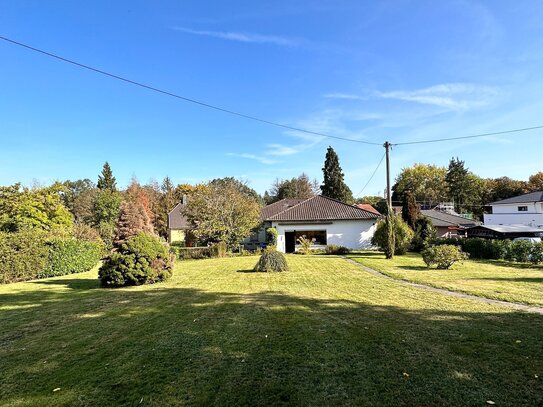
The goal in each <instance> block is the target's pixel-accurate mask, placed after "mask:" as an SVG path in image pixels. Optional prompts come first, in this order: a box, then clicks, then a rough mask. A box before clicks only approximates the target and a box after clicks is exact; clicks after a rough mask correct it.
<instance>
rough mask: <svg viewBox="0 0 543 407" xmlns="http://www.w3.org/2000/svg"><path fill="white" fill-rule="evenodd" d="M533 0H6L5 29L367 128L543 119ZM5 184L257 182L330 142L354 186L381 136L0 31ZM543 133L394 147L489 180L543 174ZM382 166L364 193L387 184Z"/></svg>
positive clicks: (262, 184) (435, 128) (522, 123)
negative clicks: (107, 167) (457, 163)
mask: <svg viewBox="0 0 543 407" xmlns="http://www.w3.org/2000/svg"><path fill="white" fill-rule="evenodd" d="M541 21H543V5H542V4H541V2H538V1H523V2H512V1H492V2H489V1H487V2H476V1H447V2H444V1H440V2H436V1H401V0H396V1H374V2H370V1H364V2H360V1H326V2H324V1H323V2H319V1H311V2H292V1H274V2H255V1H229V2H219V1H216V2H210V1H208V2H206V1H183V2H178V1H170V2H158V1H156V2H155V1H153V2H151V1H148V2H142V1H130V2H128V1H127V2H121V1H116V2H105V1H93V2H71V1H55V2H43V1H4V0H0V35H3V36H6V37H10V38H12V39H15V40H17V41H20V42H24V43H27V44H29V45H32V46H35V47H37V48H42V49H45V50H47V51H50V52H53V53H56V54H59V55H62V56H65V57H67V58H71V59H74V60H77V61H79V62H82V63H85V64H88V65H92V66H95V67H97V68H100V69H103V70H107V71H110V72H112V73H115V74H118V75H121V76H125V77H128V78H131V79H134V80H138V81H141V82H145V83H147V84H150V85H153V86H156V87H159V88H163V89H166V90H169V91H172V92H175V93H178V94H181V95H184V96H187V97H191V98H194V99H198V100H201V101H204V102H208V103H212V104H215V105H218V106H221V107H224V108H227V109H231V110H235V111H239V112H243V113H246V114H249V115H253V116H258V117H262V118H265V119H268V120H272V121H277V122H281V123H284V124H287V125H291V126H296V127H303V128H307V129H309V130H312V131H316V132H324V133H328V134H333V135H336V136H341V137H349V138H354V139H360V140H367V141H376V142H383V141H385V140H390V141H392V142H401V141H411V140H421V139H427V138H442V137H455V136H465V135H470V134H477V133H486V132H494V131H500V130H508V129H514V128H519V127H530V126H536V125H542V124H543V114H542V113H543V98H542V97H541V95H542V94H543V76H542V75H541V72H543V52H541V51H542V50H543V24H541ZM0 88H1V97H0V142H1V155H0V157H1V160H0V184H11V183H14V182H16V181H22V182H23V183H25V184H31V183H32V182H34V181H37V182H40V183H49V182H52V181H54V180H57V179H59V180H63V179H77V178H91V179H94V180H95V179H96V177H97V174H98V172H99V171H100V169H101V166H102V164H103V162H104V161H106V160H107V161H109V162H110V164H111V166H112V168H113V171H114V174H115V175H116V177H117V179H118V181H119V183H120V184H121V185H124V184H126V183H127V182H128V181H129V179H130V178H131V177H132V176H133V175H136V176H137V177H138V179H139V180H140V181H142V182H146V181H148V180H149V179H150V178H155V179H159V180H160V179H161V178H162V177H164V176H165V175H169V176H170V177H171V178H172V179H173V180H174V182H176V183H181V182H188V183H195V182H199V181H205V180H209V179H212V178H215V177H222V176H235V177H239V178H244V179H246V180H248V181H249V183H250V185H251V186H252V187H253V188H255V189H256V190H257V191H259V192H261V193H262V192H264V190H265V189H267V188H268V187H269V186H270V184H271V182H272V181H273V180H274V179H275V178H276V177H278V178H287V177H288V178H290V177H293V176H297V175H299V174H300V173H301V172H302V171H303V172H306V173H307V174H309V176H310V177H312V178H313V177H314V178H317V179H318V180H319V181H320V180H321V179H322V171H321V168H322V165H323V160H324V155H325V152H326V147H327V146H328V145H332V146H333V147H334V149H335V150H336V151H337V152H338V154H339V156H340V160H341V164H342V167H343V169H344V172H345V175H346V181H347V183H348V184H349V186H350V187H351V189H352V190H353V193H355V194H357V193H359V191H360V190H361V189H362V186H363V185H364V184H365V183H366V182H367V180H368V178H369V177H370V175H371V173H372V172H373V170H374V169H375V167H376V166H377V163H378V162H379V160H380V159H381V157H382V154H383V149H382V148H380V147H375V146H369V145H364V144H358V143H349V142H345V141H339V140H330V139H325V138H322V137H318V136H312V135H307V134H303V133H297V132H294V131H288V130H284V129H280V128H275V127H271V126H267V125H265V124H261V123H256V122H251V121H248V120H245V119H241V118H238V117H234V116H229V115H227V114H224V113H220V112H216V111H212V110H207V109H204V108H202V107H199V106H196V105H192V104H190V103H186V102H183V101H180V100H175V99H172V98H168V97H165V96H163V95H159V94H155V93H152V92H149V91H146V90H144V89H140V88H137V87H133V86H131V85H128V84H125V83H122V82H119V81H115V80H113V79H110V78H106V77H102V76H100V75H97V74H94V73H91V72H87V71H84V70H81V69H78V68H75V67H73V66H70V65H68V64H64V63H61V62H59V61H56V60H52V59H49V58H47V57H44V56H42V55H38V54H34V53H31V52H29V51H27V50H24V49H21V48H18V47H16V46H13V45H10V44H8V43H5V42H3V41H0ZM542 139H543V131H542V130H535V131H531V132H525V133H517V134H513V135H509V136H499V137H489V138H485V139H477V140H465V141H455V142H447V143H436V144H426V145H414V146H398V147H396V148H394V149H393V151H392V165H391V168H392V173H393V176H395V175H397V174H398V172H399V171H400V170H401V168H403V167H406V166H410V165H412V164H414V163H417V162H422V163H433V164H438V165H447V164H448V161H449V159H450V158H451V157H452V156H458V157H460V158H461V159H463V160H465V161H466V164H467V166H468V167H469V168H470V169H471V170H472V171H474V172H475V173H477V174H479V175H481V176H484V177H498V176H503V175H507V176H510V177H513V178H518V179H527V177H528V176H529V175H530V174H533V173H535V172H537V171H541V170H543V168H542V164H541V163H542V160H541V156H542V153H543V143H542V142H541V140H542ZM384 187H385V176H384V165H383V166H382V167H381V168H380V170H379V172H378V173H377V175H376V177H375V178H374V180H373V181H372V182H371V183H370V184H369V185H368V187H367V189H366V190H365V191H364V193H363V194H364V195H369V194H382V192H383V189H384Z"/></svg>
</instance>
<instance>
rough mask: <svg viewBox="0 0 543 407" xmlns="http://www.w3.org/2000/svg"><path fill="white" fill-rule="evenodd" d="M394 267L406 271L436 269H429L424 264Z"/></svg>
mask: <svg viewBox="0 0 543 407" xmlns="http://www.w3.org/2000/svg"><path fill="white" fill-rule="evenodd" d="M396 268H399V269H402V270H407V271H430V270H436V269H430V268H428V267H426V266H396Z"/></svg>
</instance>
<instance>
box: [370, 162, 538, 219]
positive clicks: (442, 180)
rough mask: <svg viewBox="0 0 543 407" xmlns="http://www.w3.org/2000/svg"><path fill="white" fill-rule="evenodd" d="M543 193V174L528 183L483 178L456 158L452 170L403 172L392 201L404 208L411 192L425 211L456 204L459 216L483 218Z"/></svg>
mask: <svg viewBox="0 0 543 407" xmlns="http://www.w3.org/2000/svg"><path fill="white" fill-rule="evenodd" d="M541 190H543V172H537V173H534V174H533V175H531V176H530V177H529V179H528V180H527V181H523V180H514V179H511V178H509V177H499V178H482V177H480V176H478V175H477V174H475V173H473V172H472V171H470V170H469V168H467V167H466V165H465V162H464V161H462V160H460V159H458V158H452V159H451V160H450V162H449V166H448V167H440V166H437V165H432V164H415V165H413V166H411V167H407V168H404V169H402V171H401V172H400V174H399V175H398V176H397V177H396V180H395V183H394V185H393V187H392V191H393V194H392V201H393V204H394V205H398V206H399V205H402V203H403V202H404V201H405V196H406V193H407V192H410V193H412V194H413V195H414V197H415V200H416V202H417V203H418V204H419V205H421V206H422V207H425V208H431V207H433V206H436V205H438V204H440V203H442V202H454V206H455V210H456V212H458V213H463V214H472V215H474V217H476V218H482V215H483V213H484V209H485V206H486V205H488V204H489V203H491V202H495V201H499V200H502V199H506V198H511V197H514V196H518V195H522V194H525V193H528V192H533V191H541ZM360 201H361V202H363V203H371V204H373V205H375V206H377V207H378V209H380V210H382V211H384V210H386V204H384V202H383V198H382V197H372V196H369V197H363V198H361V199H360Z"/></svg>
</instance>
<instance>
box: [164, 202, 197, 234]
mask: <svg viewBox="0 0 543 407" xmlns="http://www.w3.org/2000/svg"><path fill="white" fill-rule="evenodd" d="M186 205H187V204H184V203H183V202H180V203H178V204H177V205H175V208H173V209H172V210H171V211H170V213H168V229H190V228H191V225H190V223H189V221H188V219H187V218H186V216H185V215H183V208H184V207H185V206H186Z"/></svg>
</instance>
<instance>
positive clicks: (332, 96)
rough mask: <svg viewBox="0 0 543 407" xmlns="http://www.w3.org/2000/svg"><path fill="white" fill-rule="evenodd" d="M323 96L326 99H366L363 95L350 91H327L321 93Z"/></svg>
mask: <svg viewBox="0 0 543 407" xmlns="http://www.w3.org/2000/svg"><path fill="white" fill-rule="evenodd" d="M323 97H325V98H327V99H346V100H367V99H368V98H367V97H365V96H361V95H355V94H352V93H341V92H335V93H327V94H325V95H323Z"/></svg>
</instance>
